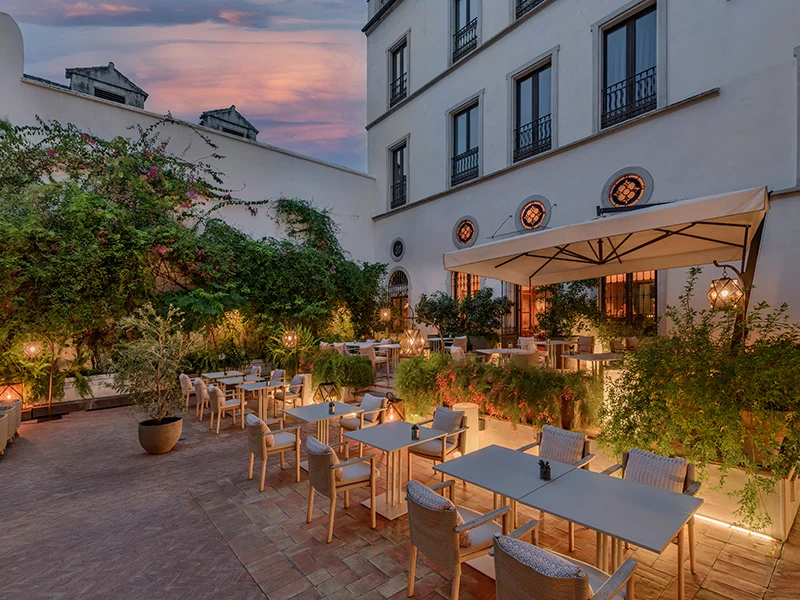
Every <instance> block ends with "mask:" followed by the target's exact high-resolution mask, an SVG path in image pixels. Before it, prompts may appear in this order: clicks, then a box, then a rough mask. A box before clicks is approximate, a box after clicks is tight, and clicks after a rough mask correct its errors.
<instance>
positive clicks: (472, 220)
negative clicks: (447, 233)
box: [453, 215, 480, 249]
mask: <svg viewBox="0 0 800 600" xmlns="http://www.w3.org/2000/svg"><path fill="white" fill-rule="evenodd" d="M464 221H469V222H470V223H472V226H473V227H474V228H475V233H473V234H472V239H471V240H470V241H469V242H467V243H466V244H464V243H462V242H461V240H459V239H458V227H459V226H460V225H461V224H462V223H463V222H464ZM479 234H480V226H479V225H478V220H477V219H476V218H475V217H473V216H472V215H464V216H463V217H460V218H458V219H456V224H455V225H453V244H454V245H455V247H456V248H459V249H462V248H470V247H472V246H474V245H475V242H477V241H478V235H479Z"/></svg>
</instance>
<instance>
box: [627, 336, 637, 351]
mask: <svg viewBox="0 0 800 600" xmlns="http://www.w3.org/2000/svg"><path fill="white" fill-rule="evenodd" d="M638 345H639V338H638V337H626V338H625V348H626V349H627V350H636V346H638Z"/></svg>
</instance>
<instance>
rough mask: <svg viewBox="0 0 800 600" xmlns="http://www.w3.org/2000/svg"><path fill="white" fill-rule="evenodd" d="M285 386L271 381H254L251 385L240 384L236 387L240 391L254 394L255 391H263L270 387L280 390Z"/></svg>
mask: <svg viewBox="0 0 800 600" xmlns="http://www.w3.org/2000/svg"><path fill="white" fill-rule="evenodd" d="M284 385H285V384H283V383H272V382H271V381H252V382H250V383H242V384H239V385H237V386H236V387H237V388H238V389H240V390H246V391H248V392H252V391H253V390H263V389H266V388H269V387H274V388H279V387H283V386H284Z"/></svg>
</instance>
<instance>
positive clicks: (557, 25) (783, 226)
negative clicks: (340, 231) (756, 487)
mask: <svg viewBox="0 0 800 600" xmlns="http://www.w3.org/2000/svg"><path fill="white" fill-rule="evenodd" d="M428 4H430V3H427V2H425V0H404V1H403V2H402V3H401V4H400V7H399V8H398V9H396V10H395V11H394V12H392V13H391V14H390V15H388V16H387V18H386V20H385V21H384V22H383V23H381V24H380V25H378V26H377V27H376V28H375V29H374V30H373V32H372V33H371V34H370V36H369V41H368V49H369V52H370V54H369V56H368V64H369V70H370V73H373V71H374V72H375V73H377V72H379V70H380V69H384V70H385V69H386V63H385V61H384V60H383V58H376V56H377V55H378V54H380V55H381V56H382V55H383V53H384V49H383V48H384V46H386V45H387V43H388V40H389V39H392V41H393V38H394V37H395V36H396V35H398V32H401V31H404V30H406V29H408V28H409V27H410V28H411V40H412V41H411V44H412V50H411V52H412V60H411V79H412V81H414V82H415V83H414V84H413V85H414V86H416V85H417V83H418V81H419V79H418V78H420V77H421V78H422V79H425V78H431V77H433V76H434V75H435V74H434V73H432V71H433V70H435V68H438V69H439V70H441V69H442V64H443V63H444V62H445V61H446V51H444V57H445V58H444V59H440V58H439V57H440V56H441V55H442V54H443V53H442V52H437V53H435V54H434V55H433V56H432V60H431V64H433V63H436V64H437V65H438V66H437V67H433V66H431V65H425V66H424V67H423V66H421V65H419V62H420V61H419V60H416V59H415V58H413V57H414V48H413V46H415V45H418V44H419V45H420V46H422V47H427V46H430V47H434V46H435V45H436V44H442V43H444V44H445V45H447V44H449V39H445V38H446V37H447V36H446V35H445V33H444V32H446V31H449V29H448V28H447V16H446V15H445V12H446V11H444V12H443V11H442V9H439V11H438V12H435V13H433V12H431V9H425V8H423V6H427V5H428ZM435 4H437V5H438V4H440V3H435ZM441 4H442V5H446V4H447V2H441ZM628 4H630V3H629V2H628V1H627V0H593V1H592V2H585V1H583V0H552V1H551V2H550V3H548V4H547V5H545V6H544V7H543V8H542V9H541V10H540V11H538V12H537V13H536V14H534V15H533V17H531V18H530V19H528V20H527V21H526V22H524V23H522V24H521V25H520V26H519V27H517V28H515V29H514V30H512V31H510V32H509V33H508V34H507V35H506V36H505V37H503V38H501V39H499V40H498V41H497V42H496V43H494V44H493V45H491V47H489V48H487V49H485V50H484V51H483V52H482V53H480V54H478V55H476V56H474V57H473V58H472V59H471V60H470V61H468V62H467V63H465V64H464V66H463V67H460V68H457V69H455V70H454V71H453V72H451V73H450V74H449V75H447V76H446V77H445V78H444V79H443V80H441V81H439V82H437V83H436V84H435V85H433V86H432V87H431V88H430V89H429V90H428V91H426V92H425V93H424V94H422V96H420V97H418V98H415V99H411V100H409V101H408V102H406V103H405V104H404V105H403V106H402V107H401V108H400V109H399V110H397V111H395V112H394V113H393V114H390V115H389V116H387V117H386V118H385V119H384V120H382V121H381V122H379V123H377V124H375V125H374V126H373V127H371V128H370V130H369V171H370V173H371V174H373V175H374V176H375V177H376V178H377V182H378V200H377V202H378V206H377V208H376V211H377V212H381V211H386V210H387V208H388V181H387V165H388V161H387V148H388V147H389V146H390V145H391V144H392V143H393V142H395V141H396V140H398V139H401V138H403V137H404V136H407V135H408V136H409V196H410V202H412V203H413V202H414V201H418V200H420V199H423V198H427V197H429V196H432V195H436V194H440V193H442V192H445V191H446V190H447V179H448V171H449V165H448V155H449V152H448V136H447V129H448V119H447V111H448V109H449V108H451V107H453V106H455V105H456V104H458V103H459V102H461V101H462V100H464V99H466V98H467V97H469V96H471V95H473V94H475V93H477V92H480V91H483V102H482V104H483V109H482V110H483V142H482V144H481V153H482V160H483V171H482V173H483V175H487V174H491V173H493V172H496V171H498V170H501V169H505V168H506V167H509V166H510V164H511V162H510V152H509V146H510V143H511V128H512V123H511V120H510V118H509V113H510V102H509V93H510V86H509V83H508V80H507V75H508V74H509V73H511V72H513V71H516V70H517V69H518V68H519V67H521V66H523V65H525V64H526V63H528V62H530V61H531V60H532V59H534V58H535V57H538V56H540V55H542V54H543V53H545V52H547V51H549V50H551V49H554V48H557V49H558V61H557V99H556V100H557V122H556V127H557V138H558V147H564V146H566V145H569V144H571V143H573V142H576V141H579V140H584V139H586V140H587V141H586V142H585V143H581V144H577V145H576V146H575V147H572V148H570V149H567V150H565V151H563V152H555V153H552V155H550V156H542V157H539V158H538V159H534V160H533V161H532V162H530V163H529V164H526V165H525V166H522V167H520V168H517V169H514V170H511V171H508V172H505V173H503V174H501V175H499V176H497V177H495V178H490V179H487V180H485V181H481V182H479V183H477V184H475V185H468V186H467V187H464V188H458V189H456V190H454V191H452V192H451V193H446V194H444V195H442V196H440V197H438V198H435V199H433V200H431V201H429V202H426V203H425V204H423V205H420V206H417V207H412V208H410V209H407V210H405V211H401V212H400V213H398V214H396V215H392V216H389V217H387V218H383V219H380V220H378V221H377V222H376V225H377V230H376V240H378V247H377V249H376V255H377V258H378V259H380V260H387V259H388V256H389V243H390V241H391V239H393V238H394V237H395V236H401V237H403V238H404V240H405V242H406V254H405V257H404V258H403V260H402V261H401V262H400V263H397V264H399V265H400V266H403V267H404V268H406V269H407V270H408V272H409V274H410V281H411V285H412V290H413V291H412V303H413V300H414V297H416V295H418V294H419V293H420V292H428V291H431V290H434V289H443V288H444V287H445V283H444V282H446V281H447V277H446V274H445V273H444V271H443V268H442V266H441V255H442V254H443V253H444V252H449V251H452V250H454V249H455V247H454V244H453V242H452V240H451V231H452V228H453V225H454V224H455V222H456V221H457V220H458V219H459V218H460V217H461V216H463V215H467V214H470V215H474V216H475V217H476V218H477V220H478V222H479V226H480V239H479V241H478V243H485V242H486V241H487V238H488V236H490V235H492V233H494V231H495V230H496V229H497V228H498V227H500V225H501V223H502V222H503V221H504V220H505V219H506V218H507V217H508V216H509V215H513V214H514V212H515V210H516V208H517V206H518V205H519V203H520V202H521V201H522V200H523V199H524V198H526V197H527V196H529V195H533V194H541V195H543V196H545V197H547V198H548V199H549V200H550V202H551V203H552V204H553V208H552V211H551V214H552V218H551V221H550V223H549V226H550V227H555V226H559V225H565V224H569V223H574V222H578V221H584V220H587V219H590V218H593V217H594V216H595V215H596V207H597V206H598V205H599V204H600V197H601V192H602V188H603V185H604V183H605V182H606V180H607V179H608V178H609V177H611V175H612V174H613V173H615V172H616V171H617V170H619V169H622V168H624V167H627V166H639V167H643V168H645V169H647V170H648V171H649V172H650V173H651V174H652V176H653V178H654V193H653V197H652V199H651V202H665V201H672V200H677V199H683V198H692V197H699V196H704V195H710V194H716V193H721V192H726V191H733V190H737V189H744V188H751V187H757V186H767V187H769V188H770V189H772V190H779V189H785V188H790V187H792V186H794V185H795V182H796V181H797V176H798V174H797V172H796V171H797V169H796V165H797V156H796V152H797V141H798V133H797V124H796V123H797V107H798V98H797V85H798V84H797V72H798V67H797V63H796V59H795V57H794V54H793V52H794V50H793V49H794V48H795V47H797V46H800V10H798V4H797V2H796V0H771V1H770V2H769V3H747V2H724V1H718V0H659V2H658V10H659V11H665V13H664V14H665V16H666V36H667V37H666V65H664V63H663V62H661V63H659V65H658V69H659V70H660V71H661V70H663V69H664V68H666V75H667V76H666V81H667V89H666V97H665V99H664V100H663V101H662V105H665V104H674V103H676V102H680V101H682V100H684V99H686V98H689V97H691V96H693V95H696V94H699V93H702V92H706V91H708V90H712V89H713V88H719V89H720V92H719V94H718V95H716V96H715V95H711V96H709V97H707V98H705V99H703V100H701V101H698V102H695V103H691V104H688V105H686V106H684V107H683V108H680V109H676V110H674V111H667V112H665V113H664V114H661V115H660V116H654V117H652V118H649V119H645V120H643V121H642V122H640V123H638V124H635V125H631V126H629V127H625V128H622V129H619V130H617V131H616V132H614V133H611V134H608V135H605V136H594V137H593V111H595V109H596V107H595V106H594V101H593V86H594V85H595V83H594V77H593V71H594V66H593V65H594V57H593V52H594V44H593V37H592V26H593V25H594V24H595V23H598V22H601V21H602V20H603V19H604V18H605V17H606V16H607V15H610V14H612V13H614V12H615V11H617V10H619V9H620V8H622V7H624V6H626V5H628ZM490 6H491V9H490V8H489V7H490ZM415 11H416V12H418V13H419V14H414V13H415ZM490 11H491V18H492V21H491V22H492V23H494V25H492V26H491V29H496V28H497V27H498V25H497V24H498V23H501V22H502V20H503V18H505V20H506V23H507V22H508V21H509V10H508V6H507V5H506V2H505V0H497V1H496V2H489V0H483V18H484V20H485V22H486V23H487V28H488V27H489V25H488V23H489V21H488V15H489V12H490ZM432 19H438V20H437V21H433V20H432ZM421 21H424V23H422V22H421ZM382 28H383V29H382ZM484 33H486V31H484ZM431 36H433V37H434V38H436V39H438V40H439V41H438V42H435V41H433V40H430V41H428V39H427V38H430V37H431ZM483 39H484V41H485V40H486V39H487V36H486V35H484V36H483ZM442 40H443V41H442ZM437 61H439V62H437ZM418 70H421V71H422V74H421V75H420V73H419V72H418ZM377 79H378V78H377V75H375V74H373V77H372V79H370V81H369V85H368V93H369V96H370V106H372V107H373V108H372V111H371V113H370V117H371V118H372V119H374V118H376V117H377V116H378V113H379V112H382V111H377V109H376V106H377V105H378V104H379V103H378V102H377V101H375V98H376V97H380V98H385V90H384V87H385V86H384V85H383V84H382V83H381V85H380V87H378V86H377V84H376V83H375V82H376V81H377ZM414 89H415V88H414V87H412V92H413V90H414ZM661 91H664V90H663V89H662V90H661ZM797 204H798V201H797V200H793V199H782V200H780V201H777V202H776V203H775V205H774V208H773V211H772V213H770V215H769V216H768V220H767V225H766V231H765V242H764V244H763V247H762V251H761V259H760V261H759V267H758V276H757V278H756V285H757V286H758V289H757V292H756V297H764V298H766V299H768V300H769V301H770V302H772V303H780V302H781V301H783V300H786V301H788V302H790V303H791V304H792V305H794V306H795V315H796V317H797V318H800V286H799V285H797V284H787V283H786V280H787V279H789V280H791V279H795V280H796V279H797V278H796V277H789V278H787V277H786V274H787V271H786V270H788V273H790V274H792V275H793V274H794V273H795V272H796V268H793V265H792V264H791V259H786V258H783V257H784V256H786V254H787V253H788V254H789V255H792V254H796V251H797V249H798V246H799V244H798V242H797V237H796V235H794V234H792V233H791V231H792V230H793V229H796V228H797V224H798V220H797V219H798V217H800V213H798V208H797ZM512 228H513V225H510V224H507V225H506V226H505V228H504V229H502V230H501V231H511V230H512ZM393 265H394V263H393ZM783 269H786V270H783ZM714 271H715V269H714V268H713V267H708V268H707V269H706V272H707V274H708V276H709V278H710V277H711V274H712V273H713V272H714ZM666 281H667V285H668V287H669V290H668V292H667V298H668V300H669V301H670V302H672V301H674V299H675V298H676V297H677V293H679V292H680V290H681V288H682V287H683V284H684V282H685V277H684V274H683V273H668V274H666ZM780 282H782V283H780ZM662 308H663V307H662Z"/></svg>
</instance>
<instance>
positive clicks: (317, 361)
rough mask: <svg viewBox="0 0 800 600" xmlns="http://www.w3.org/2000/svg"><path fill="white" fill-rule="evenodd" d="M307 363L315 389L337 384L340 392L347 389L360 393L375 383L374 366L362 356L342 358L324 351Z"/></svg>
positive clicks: (336, 353) (331, 351)
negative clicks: (323, 384)
mask: <svg viewBox="0 0 800 600" xmlns="http://www.w3.org/2000/svg"><path fill="white" fill-rule="evenodd" d="M306 361H307V363H306V364H307V366H308V367H309V370H310V371H311V373H312V380H313V382H314V386H315V387H317V386H319V385H320V384H321V383H335V384H336V386H337V387H338V388H339V389H340V390H341V389H342V388H345V387H346V388H350V389H352V390H355V391H358V390H363V389H366V388H368V387H369V386H371V385H372V384H373V383H375V371H374V369H373V368H372V364H371V363H370V362H369V360H367V359H366V358H363V357H361V356H342V355H341V354H339V353H338V352H335V351H333V350H323V351H320V352H317V353H316V354H315V355H314V356H313V357H309V358H307V359H306Z"/></svg>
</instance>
